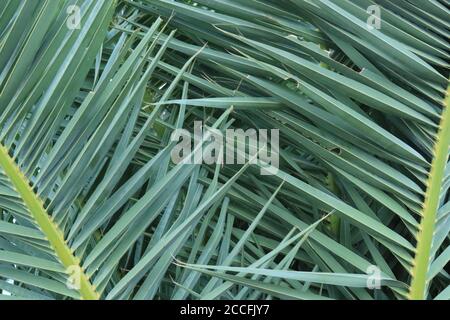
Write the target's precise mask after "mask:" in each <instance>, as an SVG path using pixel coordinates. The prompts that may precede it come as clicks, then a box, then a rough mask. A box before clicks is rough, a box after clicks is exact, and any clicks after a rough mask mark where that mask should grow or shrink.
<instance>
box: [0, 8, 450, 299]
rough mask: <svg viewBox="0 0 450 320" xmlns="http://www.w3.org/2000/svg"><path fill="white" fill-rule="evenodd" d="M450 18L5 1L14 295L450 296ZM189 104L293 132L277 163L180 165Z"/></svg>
mask: <svg viewBox="0 0 450 320" xmlns="http://www.w3.org/2000/svg"><path fill="white" fill-rule="evenodd" d="M74 5H75V6H78V7H80V8H81V11H80V12H81V22H80V24H79V28H69V27H68V24H67V21H68V19H71V17H70V16H68V14H67V12H70V10H67V9H68V8H69V7H70V6H74ZM371 6H377V8H378V9H379V10H380V13H381V24H380V29H376V28H375V29H374V28H372V27H369V25H368V23H367V21H368V19H370V18H371V16H370V12H369V13H368V10H367V9H368V8H369V7H371ZM448 18H449V11H448V2H447V1H444V0H430V1H419V0H400V1H395V2H393V1H387V0H386V1H385V0H351V1H341V0H282V1H276V0H197V1H195V2H194V1H181V0H180V1H169V0H127V1H110V0H105V1H88V0H57V1H56V0H45V1H28V0H21V1H19V0H8V1H3V2H2V3H1V4H0V92H1V95H0V139H1V144H2V146H1V149H0V160H1V161H0V164H1V166H0V168H1V171H0V207H1V210H2V211H1V220H0V292H1V293H2V295H1V296H0V297H2V298H13V299H18V298H28V299H30V298H32V299H34V298H36V299H62V298H76V299H77V298H85V299H96V298H102V299H407V298H415V299H416V298H420V299H449V298H450V286H449V284H450V281H449V277H450V275H449V274H448V272H447V271H446V270H445V267H446V264H447V263H448V261H449V259H450V246H449V242H450V241H449V240H450V239H449V231H450V218H449V217H450V215H449V213H450V205H449V199H448V188H449V186H450V184H449V181H450V179H448V176H449V174H450V166H447V165H446V162H447V158H448V145H449V142H450V141H449V140H450V115H448V113H446V112H445V111H446V104H445V95H446V92H447V87H448V76H449V74H448V69H449V50H450V48H449V45H448V39H449V29H450V26H449V23H448V21H449V19H448ZM194 121H203V122H204V123H205V124H207V125H209V126H211V127H214V128H217V129H219V130H225V129H227V128H243V129H247V128H263V129H272V128H276V129H280V167H279V170H278V171H277V172H276V173H275V174H274V175H265V176H261V175H260V170H259V168H258V167H257V166H255V165H249V164H246V165H243V166H240V165H224V166H222V165H221V164H217V165H206V164H203V165H193V164H178V165H175V164H174V163H173V162H172V161H171V158H170V152H171V150H172V149H173V146H174V142H171V140H170V135H171V133H172V132H173V130H174V129H177V128H187V129H192V127H193V123H194ZM203 143H208V142H207V141H203ZM194 152H196V151H195V150H194ZM73 267H75V269H76V270H77V272H78V273H81V278H82V279H84V280H83V281H82V286H81V287H76V288H75V289H73V288H72V287H71V286H67V281H68V280H73V274H71V273H70V270H72V271H73V270H74V269H73ZM374 272H375V276H376V277H375V278H374ZM374 279H375V285H377V284H379V285H380V288H379V289H375V290H374V289H373V288H372V287H371V285H369V284H371V283H372V282H371V281H374Z"/></svg>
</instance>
